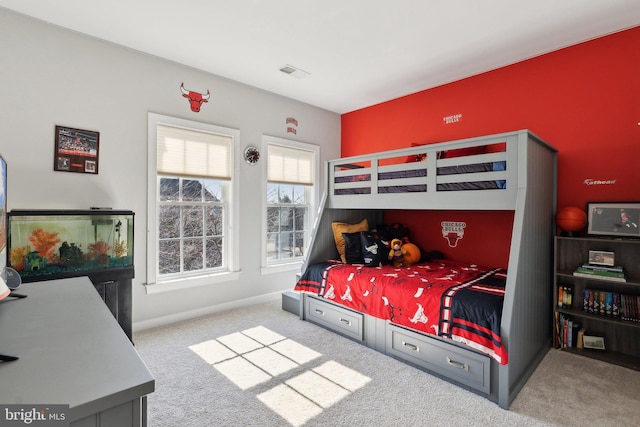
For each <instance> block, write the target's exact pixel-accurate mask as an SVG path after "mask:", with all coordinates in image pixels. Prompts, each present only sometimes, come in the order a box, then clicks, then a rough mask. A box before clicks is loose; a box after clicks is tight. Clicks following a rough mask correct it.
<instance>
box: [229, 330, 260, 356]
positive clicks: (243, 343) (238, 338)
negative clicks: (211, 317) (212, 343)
mask: <svg viewBox="0 0 640 427" xmlns="http://www.w3.org/2000/svg"><path fill="white" fill-rule="evenodd" d="M218 341H219V342H221V343H222V344H224V345H226V346H227V347H229V348H230V349H231V350H233V351H235V352H236V353H238V354H242V353H246V352H248V351H251V350H256V349H258V348H260V347H262V344H260V343H259V342H257V341H256V340H254V339H251V338H249V337H248V336H246V335H244V334H243V333H241V332H236V333H234V334H229V335H225V336H222V337H220V338H218Z"/></svg>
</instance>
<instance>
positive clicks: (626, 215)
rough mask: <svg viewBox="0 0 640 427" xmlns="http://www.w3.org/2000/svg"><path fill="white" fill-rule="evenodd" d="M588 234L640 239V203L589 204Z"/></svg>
mask: <svg viewBox="0 0 640 427" xmlns="http://www.w3.org/2000/svg"><path fill="white" fill-rule="evenodd" d="M587 221H588V225H587V233H588V234H589V235H592V236H609V237H631V238H640V202H588V203H587Z"/></svg>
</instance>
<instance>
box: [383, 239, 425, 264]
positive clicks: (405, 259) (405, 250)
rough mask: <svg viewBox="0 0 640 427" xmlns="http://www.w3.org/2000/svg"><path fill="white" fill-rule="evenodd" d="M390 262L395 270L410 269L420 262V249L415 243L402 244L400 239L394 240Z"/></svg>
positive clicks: (390, 252)
mask: <svg viewBox="0 0 640 427" xmlns="http://www.w3.org/2000/svg"><path fill="white" fill-rule="evenodd" d="M389 260H390V261H391V263H392V264H393V266H394V267H395V268H399V267H410V266H412V265H413V264H415V263H417V262H418V261H420V248H418V246H416V245H414V244H413V243H409V242H407V243H402V240H400V239H393V240H392V241H391V250H390V251H389Z"/></svg>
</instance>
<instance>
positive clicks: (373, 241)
mask: <svg viewBox="0 0 640 427" xmlns="http://www.w3.org/2000/svg"><path fill="white" fill-rule="evenodd" d="M360 240H361V244H362V258H363V260H364V265H365V266H367V267H378V266H380V265H385V264H389V258H388V255H389V247H388V245H387V244H386V242H385V241H384V240H382V239H381V238H380V236H378V235H376V234H374V233H367V232H364V231H363V232H360Z"/></svg>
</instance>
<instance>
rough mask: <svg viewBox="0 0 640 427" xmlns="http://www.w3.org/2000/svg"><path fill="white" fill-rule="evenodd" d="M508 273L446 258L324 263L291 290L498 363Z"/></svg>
mask: <svg viewBox="0 0 640 427" xmlns="http://www.w3.org/2000/svg"><path fill="white" fill-rule="evenodd" d="M506 278H507V272H506V270H504V269H499V268H489V267H484V266H479V265H475V264H468V263H462V262H457V261H450V260H437V261H431V262H423V263H420V264H416V265H413V266H411V267H401V268H395V267H393V266H390V265H383V266H380V267H365V266H364V265H359V264H343V263H339V262H335V261H327V262H325V263H320V264H316V265H312V266H310V267H309V268H307V270H306V271H305V272H304V274H303V275H302V276H301V277H300V279H299V280H298V282H297V283H296V286H295V290H297V291H303V292H310V293H313V294H315V295H318V296H320V297H322V298H324V299H327V300H329V301H332V302H334V303H337V304H340V305H342V306H344V307H348V308H350V309H352V310H355V311H358V312H361V313H365V314H368V315H370V316H373V317H376V318H379V319H384V320H388V321H390V322H391V323H394V324H396V325H400V326H403V327H406V328H409V329H413V330H416V331H419V332H422V333H426V334H430V335H435V336H438V337H441V338H447V339H451V340H453V341H456V342H459V343H462V344H466V345H467V346H469V347H471V348H474V349H475V350H478V351H481V352H483V353H485V354H487V355H489V356H491V357H492V358H493V359H495V360H496V361H497V362H498V363H500V364H503V365H504V364H506V363H507V361H508V356H507V351H506V350H505V348H504V346H503V345H502V341H501V338H500V322H501V318H502V304H503V301H504V292H505V284H506Z"/></svg>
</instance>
